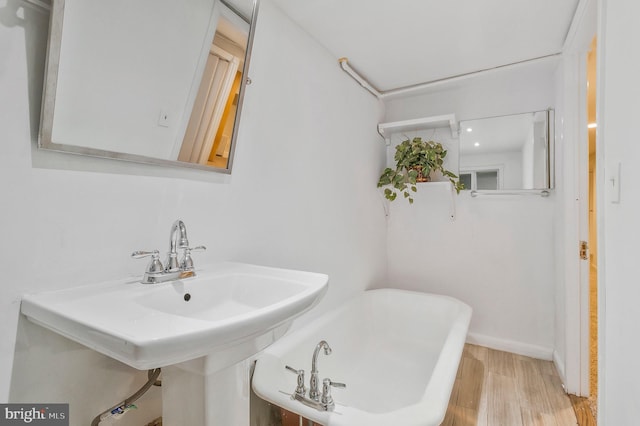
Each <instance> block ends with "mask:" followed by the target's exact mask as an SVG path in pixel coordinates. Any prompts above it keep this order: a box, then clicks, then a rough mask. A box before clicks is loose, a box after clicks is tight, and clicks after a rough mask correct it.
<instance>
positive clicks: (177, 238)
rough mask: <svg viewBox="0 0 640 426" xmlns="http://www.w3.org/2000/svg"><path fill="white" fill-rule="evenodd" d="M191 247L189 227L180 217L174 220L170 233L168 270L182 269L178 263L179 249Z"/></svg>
mask: <svg viewBox="0 0 640 426" xmlns="http://www.w3.org/2000/svg"><path fill="white" fill-rule="evenodd" d="M178 248H181V249H186V248H189V240H188V239H187V227H186V226H185V225H184V222H183V221H181V220H180V219H178V220H176V221H175V222H173V225H172V226H171V233H170V234H169V253H167V261H166V262H165V264H164V270H165V271H166V272H175V271H178V270H180V264H179V263H178V251H177V249H178Z"/></svg>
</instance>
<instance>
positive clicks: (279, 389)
mask: <svg viewBox="0 0 640 426" xmlns="http://www.w3.org/2000/svg"><path fill="white" fill-rule="evenodd" d="M470 319H471V308H470V307H469V306H468V305H466V304H464V303H462V302H460V301H458V300H456V299H453V298H450V297H446V296H438V295H434V294H426V293H417V292H411V291H404V290H392V289H382V290H372V291H367V292H364V293H363V294H362V296H360V297H358V298H356V299H353V300H351V301H349V302H347V303H346V304H344V305H343V306H341V307H340V308H338V309H336V310H334V311H332V312H329V313H328V314H325V315H323V316H321V317H320V318H318V319H316V320H314V321H313V322H311V323H310V324H309V325H308V326H304V327H303V328H301V329H299V330H297V331H295V332H293V333H291V334H289V335H287V336H285V337H283V338H282V339H281V340H279V341H278V342H276V343H275V344H273V345H272V346H270V347H269V348H267V349H266V350H265V351H264V353H263V354H262V355H260V357H259V358H258V361H257V364H256V369H255V372H254V376H253V382H252V383H253V389H254V391H255V393H256V394H257V395H258V396H260V397H261V398H263V399H265V400H267V401H269V402H271V403H273V404H275V405H278V406H280V407H283V408H285V409H287V410H289V411H292V412H295V413H297V414H300V415H302V416H303V417H306V418H308V419H310V420H313V421H315V422H317V423H321V424H323V425H327V426H334V425H335V426H359V425H366V426H376V425H380V426H390V425H394V426H431V425H434V426H435V425H439V424H440V423H441V422H442V420H443V419H444V416H445V413H446V410H447V405H448V402H449V397H450V394H451V389H452V387H453V383H454V380H455V377H456V372H457V369H458V363H459V362H460V357H461V355H462V349H463V347H464V342H465V339H466V335H467V329H468V327H469V320H470ZM321 340H326V341H327V342H328V343H329V345H330V346H331V349H332V350H333V352H332V354H331V355H325V354H324V352H323V351H320V355H319V356H318V371H319V382H320V390H322V379H324V378H330V379H331V380H333V381H334V382H343V383H346V384H347V387H346V389H338V388H333V389H332V395H333V398H334V400H335V403H336V405H335V409H334V411H332V412H326V411H324V412H323V411H318V410H316V409H314V408H311V407H308V406H306V405H304V404H302V403H300V402H299V401H295V400H292V399H291V394H292V393H293V392H294V390H295V388H296V376H295V374H293V373H291V372H289V371H287V370H286V369H285V365H289V366H291V367H293V368H295V369H304V370H305V382H306V384H305V385H306V387H307V388H308V387H309V377H310V370H311V358H312V354H313V351H314V349H315V347H316V344H317V343H318V342H319V341H321Z"/></svg>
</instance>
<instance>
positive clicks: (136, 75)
mask: <svg viewBox="0 0 640 426" xmlns="http://www.w3.org/2000/svg"><path fill="white" fill-rule="evenodd" d="M257 7H258V4H257V0H183V1H179V2H176V1H174V0H136V1H135V2H130V1H127V0H113V1H109V2H103V1H98V0H53V6H52V14H51V29H50V39H49V51H48V61H47V71H46V81H45V91H44V104H43V115H42V123H41V133H40V143H39V145H40V147H41V148H44V149H52V150H57V151H64V152H71V153H76V154H85V155H92V156H99V157H108V158H115V159H122V160H128V161H136V162H143V163H152V164H162V165H168V166H182V167H190V168H200V169H203V170H212V171H218V172H224V173H229V172H230V170H231V165H232V158H233V152H234V145H235V140H236V137H235V135H236V133H237V129H238V124H239V119H240V113H241V109H242V99H243V95H244V90H245V86H246V84H245V83H246V80H247V78H246V71H247V69H248V66H249V60H250V53H251V45H252V41H253V34H254V30H255V21H256V15H257Z"/></svg>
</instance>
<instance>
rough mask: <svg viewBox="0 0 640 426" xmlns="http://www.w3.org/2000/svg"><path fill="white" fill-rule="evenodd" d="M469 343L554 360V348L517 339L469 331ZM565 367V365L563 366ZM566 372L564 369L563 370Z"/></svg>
mask: <svg viewBox="0 0 640 426" xmlns="http://www.w3.org/2000/svg"><path fill="white" fill-rule="evenodd" d="M467 343H471V344H474V345H480V346H486V347H488V348H491V349H496V350H499V351H505V352H512V353H514V354H518V355H524V356H528V357H531V358H537V359H543V360H545V361H552V360H553V361H554V362H555V359H554V353H555V351H554V350H553V348H547V347H544V346H538V345H532V344H530V343H524V342H518V341H515V340H507V339H500V338H498V337H491V336H486V335H484V334H478V333H468V334H467ZM562 367H564V365H563V366H562ZM562 371H563V372H564V370H562Z"/></svg>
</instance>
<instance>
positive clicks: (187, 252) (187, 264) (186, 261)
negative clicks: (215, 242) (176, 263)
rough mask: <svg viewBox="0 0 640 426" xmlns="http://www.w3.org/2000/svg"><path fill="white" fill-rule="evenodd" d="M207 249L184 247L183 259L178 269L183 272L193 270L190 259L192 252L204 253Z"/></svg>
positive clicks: (202, 247) (203, 247)
mask: <svg viewBox="0 0 640 426" xmlns="http://www.w3.org/2000/svg"><path fill="white" fill-rule="evenodd" d="M206 249H207V248H206V247H205V246H196V247H185V248H184V257H183V258H182V261H181V262H180V269H182V270H183V271H191V270H193V259H192V258H191V252H192V251H205V250H206Z"/></svg>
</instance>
